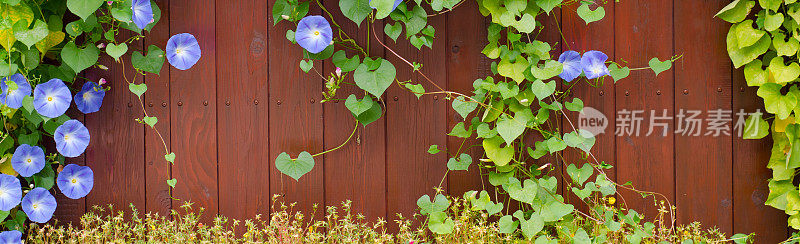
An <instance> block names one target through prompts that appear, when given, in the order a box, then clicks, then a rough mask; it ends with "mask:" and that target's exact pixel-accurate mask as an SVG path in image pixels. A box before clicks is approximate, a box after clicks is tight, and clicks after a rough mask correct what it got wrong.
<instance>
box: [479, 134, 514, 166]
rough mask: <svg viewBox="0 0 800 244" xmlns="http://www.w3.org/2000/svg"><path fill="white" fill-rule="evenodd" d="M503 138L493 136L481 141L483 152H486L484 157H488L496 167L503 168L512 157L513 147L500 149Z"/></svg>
mask: <svg viewBox="0 0 800 244" xmlns="http://www.w3.org/2000/svg"><path fill="white" fill-rule="evenodd" d="M502 143H503V138H501V137H499V136H495V137H492V138H489V139H485V140H483V143H482V144H483V150H484V151H485V152H486V157H489V159H490V160H492V162H494V164H495V165H497V166H504V165H507V164H508V163H509V162H511V159H512V158H513V157H514V147H510V146H506V147H501V146H500V145H501V144H502Z"/></svg>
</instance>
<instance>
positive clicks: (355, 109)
mask: <svg viewBox="0 0 800 244" xmlns="http://www.w3.org/2000/svg"><path fill="white" fill-rule="evenodd" d="M344 106H345V107H347V109H349V110H350V112H351V113H353V115H354V116H356V117H358V116H359V115H361V114H362V113H364V112H366V111H367V110H369V109H370V108H372V98H370V97H369V96H364V98H363V99H361V100H358V98H356V95H353V94H350V96H348V97H347V100H345V101H344Z"/></svg>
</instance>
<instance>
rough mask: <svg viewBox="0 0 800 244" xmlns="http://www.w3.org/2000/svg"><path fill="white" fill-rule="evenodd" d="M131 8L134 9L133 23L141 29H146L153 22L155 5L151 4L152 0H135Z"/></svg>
mask: <svg viewBox="0 0 800 244" xmlns="http://www.w3.org/2000/svg"><path fill="white" fill-rule="evenodd" d="M131 10H133V16H132V17H133V23H134V24H136V26H137V27H139V29H143V30H144V28H145V27H147V25H148V24H150V23H152V22H153V7H151V6H150V0H133V4H131Z"/></svg>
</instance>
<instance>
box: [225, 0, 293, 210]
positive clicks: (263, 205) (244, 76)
mask: <svg viewBox="0 0 800 244" xmlns="http://www.w3.org/2000/svg"><path fill="white" fill-rule="evenodd" d="M216 3H217V6H216V7H217V13H218V14H217V16H219V18H217V23H216V25H217V43H218V45H219V46H218V48H219V50H220V53H224V54H225V55H220V56H218V57H217V77H218V81H219V82H218V84H219V86H218V89H217V118H218V119H217V123H218V125H217V126H218V129H217V130H218V134H217V140H218V145H219V208H220V209H219V211H220V214H224V215H225V216H227V217H232V218H236V219H247V218H253V217H254V216H255V215H256V214H266V213H268V212H269V206H270V194H269V171H270V166H269V158H268V151H266V150H264V148H265V147H266V143H267V139H268V138H269V137H268V134H267V132H268V131H267V129H268V128H267V126H264V125H265V124H266V122H267V121H269V116H268V110H267V108H268V106H266V105H267V104H263V103H262V101H263V102H267V95H268V94H267V92H268V90H267V69H265V67H267V57H268V51H267V42H268V40H267V36H266V35H267V25H268V21H269V20H268V19H267V16H268V15H269V12H267V2H266V1H260V0H247V1H226V0H217V1H216ZM232 27H235V28H232ZM279 41H284V40H279Z"/></svg>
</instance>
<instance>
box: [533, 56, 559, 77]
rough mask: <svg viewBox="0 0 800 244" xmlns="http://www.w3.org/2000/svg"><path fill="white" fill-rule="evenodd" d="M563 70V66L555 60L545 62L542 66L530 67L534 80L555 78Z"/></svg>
mask: <svg viewBox="0 0 800 244" xmlns="http://www.w3.org/2000/svg"><path fill="white" fill-rule="evenodd" d="M563 70H564V66H563V65H562V64H561V63H559V62H558V61H556V60H547V61H546V62H545V63H544V65H542V66H537V65H532V66H531V74H532V75H533V77H536V79H540V80H546V79H550V78H553V77H555V76H556V75H558V74H561V71H563Z"/></svg>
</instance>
